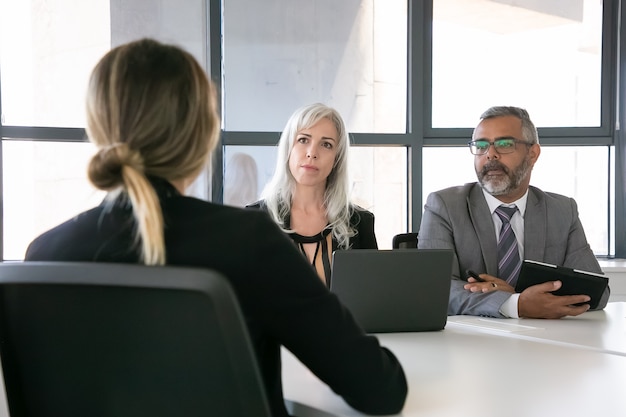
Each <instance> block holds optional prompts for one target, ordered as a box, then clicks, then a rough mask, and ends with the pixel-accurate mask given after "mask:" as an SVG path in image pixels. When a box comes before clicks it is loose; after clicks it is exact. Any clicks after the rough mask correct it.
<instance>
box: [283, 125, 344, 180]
mask: <svg viewBox="0 0 626 417" xmlns="http://www.w3.org/2000/svg"><path fill="white" fill-rule="evenodd" d="M338 145H339V137H338V133H337V128H336V127H335V124H334V123H333V122H332V121H330V120H329V119H326V118H324V119H321V120H320V121H318V122H317V123H315V124H314V125H313V126H311V127H309V128H306V129H302V130H300V131H298V132H297V133H296V137H295V139H294V143H293V147H292V149H291V153H290V155H289V170H290V171H291V175H293V177H294V178H295V179H296V183H297V184H298V186H311V187H322V188H325V187H326V179H327V178H328V176H329V175H330V173H331V171H332V170H333V167H334V165H335V158H336V156H337V147H338Z"/></svg>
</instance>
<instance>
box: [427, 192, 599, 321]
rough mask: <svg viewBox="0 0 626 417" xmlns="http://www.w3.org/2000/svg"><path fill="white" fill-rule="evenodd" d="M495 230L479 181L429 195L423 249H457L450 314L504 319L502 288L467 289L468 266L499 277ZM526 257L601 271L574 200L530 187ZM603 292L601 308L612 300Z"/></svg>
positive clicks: (525, 239)
mask: <svg viewBox="0 0 626 417" xmlns="http://www.w3.org/2000/svg"><path fill="white" fill-rule="evenodd" d="M496 240H497V239H496V232H495V227H494V225H493V220H492V218H491V213H490V212H489V206H488V205H487V201H486V200H485V196H484V195H483V192H482V188H481V187H480V185H479V184H478V183H475V182H474V183H468V184H465V185H463V186H459V187H451V188H447V189H445V190H441V191H437V192H434V193H431V194H430V195H429V196H428V199H427V201H426V205H425V206H424V214H423V216H422V223H421V226H420V230H419V235H418V248H420V249H453V250H454V251H455V255H456V258H455V262H454V265H453V268H452V282H451V287H450V302H449V304H448V314H449V315H456V314H469V315H476V316H490V317H503V316H502V314H501V313H500V306H501V305H502V304H503V303H504V302H505V301H506V300H507V299H508V298H509V296H510V294H509V293H507V292H504V291H493V292H489V293H485V294H483V293H472V292H470V291H468V290H466V289H464V288H463V285H464V284H465V283H466V281H465V278H466V277H465V272H464V271H465V270H466V269H472V270H474V271H476V272H478V273H487V274H490V275H493V276H498V275H497V272H498V261H497V241H496ZM524 258H525V259H531V260H535V261H540V262H546V263H550V264H554V265H562V266H566V267H570V268H576V269H581V270H585V271H591V272H598V273H602V270H601V269H600V265H599V264H598V261H597V260H596V257H595V256H594V254H593V252H592V251H591V248H590V247H589V244H588V243H587V238H586V237H585V232H584V230H583V227H582V224H581V223H580V219H579V218H578V208H577V205H576V202H575V201H574V199H572V198H569V197H565V196H562V195H559V194H553V193H546V192H543V191H541V190H540V189H538V188H536V187H530V189H529V191H528V200H527V203H526V212H525V214H524ZM609 293H610V291H609V289H607V291H606V292H605V293H604V295H603V297H602V300H601V301H600V304H599V305H598V309H603V308H604V307H605V306H606V303H607V301H608V298H609Z"/></svg>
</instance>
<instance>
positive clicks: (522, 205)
mask: <svg viewBox="0 0 626 417" xmlns="http://www.w3.org/2000/svg"><path fill="white" fill-rule="evenodd" d="M483 195H484V196H485V200H487V205H488V206H489V211H490V212H491V214H493V213H494V212H495V211H496V209H497V208H498V207H499V206H502V205H504V206H507V207H511V206H513V205H516V206H517V209H518V210H519V214H521V215H522V218H524V213H525V212H526V201H527V200H528V189H526V192H525V193H524V195H523V196H521V197H520V198H519V199H517V200H515V201H513V202H512V203H503V202H502V201H500V200H498V199H497V198H495V197H494V196H492V195H491V194H489V193H488V192H487V191H485V189H484V188H483Z"/></svg>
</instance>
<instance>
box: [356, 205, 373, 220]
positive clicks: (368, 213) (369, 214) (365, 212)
mask: <svg viewBox="0 0 626 417" xmlns="http://www.w3.org/2000/svg"><path fill="white" fill-rule="evenodd" d="M350 212H351V213H352V214H351V216H352V217H354V216H358V217H367V218H373V217H374V213H372V212H371V211H369V210H367V209H365V208H363V207H361V206H359V205H358V204H350Z"/></svg>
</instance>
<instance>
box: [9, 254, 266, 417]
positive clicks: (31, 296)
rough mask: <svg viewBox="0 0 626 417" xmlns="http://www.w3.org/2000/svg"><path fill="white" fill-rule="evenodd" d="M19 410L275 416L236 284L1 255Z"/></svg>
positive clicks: (202, 273) (107, 415) (184, 272)
mask: <svg viewBox="0 0 626 417" xmlns="http://www.w3.org/2000/svg"><path fill="white" fill-rule="evenodd" d="M0 354H1V355H2V366H3V372H4V380H5V386H6V392H7V401H8V406H9V411H10V415H11V417H19V416H29V417H39V416H41V417H43V416H66V417H74V416H75V417H86V416H90V417H93V416H102V417H121V416H129V417H130V416H132V417H137V416H146V417H147V416H150V417H155V416H168V417H171V416H204V417H206V416H220V417H223V416H242V417H244V416H245V417H250V416H269V415H270V414H269V406H268V402H267V398H266V395H265V389H264V387H263V383H262V380H261V377H260V373H259V370H258V367H257V363H256V359H255V356H254V353H253V349H252V346H251V343H250V340H249V336H248V333H247V328H246V327H245V324H244V319H243V316H242V314H241V312H240V308H239V305H238V303H237V300H236V298H235V295H234V293H233V291H232V290H231V288H230V285H229V283H228V282H227V281H226V280H225V279H224V278H223V277H222V276H220V275H219V274H217V273H216V272H213V271H209V270H201V269H192V268H182V267H147V266H141V265H132V264H126V265H123V264H100V263H46V262H30V263H29V262H24V263H9V264H0Z"/></svg>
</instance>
